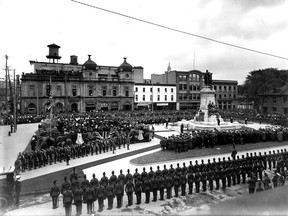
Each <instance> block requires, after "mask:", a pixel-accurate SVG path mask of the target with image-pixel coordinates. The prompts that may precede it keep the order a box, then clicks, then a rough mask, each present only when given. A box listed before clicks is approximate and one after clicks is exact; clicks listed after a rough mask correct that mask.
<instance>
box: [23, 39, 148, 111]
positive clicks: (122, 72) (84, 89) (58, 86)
mask: <svg viewBox="0 0 288 216" xmlns="http://www.w3.org/2000/svg"><path fill="white" fill-rule="evenodd" d="M48 48H49V54H48V55H47V56H46V57H47V58H48V59H49V62H38V61H30V64H31V66H32V68H33V71H32V72H31V73H23V74H22V77H21V113H35V114H44V113H46V112H47V108H48V106H49V98H50V97H52V102H53V108H52V109H53V112H54V113H61V112H89V111H98V110H134V83H135V80H134V76H135V73H139V74H140V75H138V74H137V75H136V77H137V80H140V81H141V74H142V79H143V67H139V66H138V67H133V66H132V65H130V64H129V63H128V62H127V58H124V60H123V62H122V63H121V64H120V65H119V66H103V65H98V64H96V62H94V61H93V60H92V57H91V55H88V59H87V61H86V62H85V63H83V64H79V63H78V59H77V56H75V55H71V56H70V63H58V60H59V59H60V58H61V56H60V55H59V49H60V46H58V45H56V44H51V45H48Z"/></svg>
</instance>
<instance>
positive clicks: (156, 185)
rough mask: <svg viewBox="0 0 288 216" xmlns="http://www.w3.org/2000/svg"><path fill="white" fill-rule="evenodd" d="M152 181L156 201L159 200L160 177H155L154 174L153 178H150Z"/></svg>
mask: <svg viewBox="0 0 288 216" xmlns="http://www.w3.org/2000/svg"><path fill="white" fill-rule="evenodd" d="M150 181H151V190H152V193H153V200H152V201H153V202H156V201H157V190H158V187H159V186H158V184H159V182H158V179H157V178H155V177H154V176H152V178H151V179H150Z"/></svg>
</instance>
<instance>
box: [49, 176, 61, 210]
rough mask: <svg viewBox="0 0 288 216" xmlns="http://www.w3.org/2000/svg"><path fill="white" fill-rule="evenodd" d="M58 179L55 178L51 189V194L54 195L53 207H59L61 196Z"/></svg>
mask: <svg viewBox="0 0 288 216" xmlns="http://www.w3.org/2000/svg"><path fill="white" fill-rule="evenodd" d="M56 182H57V180H54V182H53V186H52V187H51V189H50V196H51V197H52V206H53V207H52V208H53V209H56V208H58V198H59V194H60V188H59V186H58V185H57V184H56Z"/></svg>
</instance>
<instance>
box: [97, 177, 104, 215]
mask: <svg viewBox="0 0 288 216" xmlns="http://www.w3.org/2000/svg"><path fill="white" fill-rule="evenodd" d="M105 192H106V191H105V188H104V186H103V185H102V182H101V181H100V184H99V186H98V187H97V189H96V198H97V199H98V206H99V209H98V212H102V211H103V206H104V204H103V201H104V199H106V193H105Z"/></svg>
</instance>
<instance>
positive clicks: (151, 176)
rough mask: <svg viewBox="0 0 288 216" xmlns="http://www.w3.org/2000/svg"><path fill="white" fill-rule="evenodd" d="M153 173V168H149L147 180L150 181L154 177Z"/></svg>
mask: <svg viewBox="0 0 288 216" xmlns="http://www.w3.org/2000/svg"><path fill="white" fill-rule="evenodd" d="M154 174H155V173H154V171H153V168H152V167H150V172H149V173H148V178H150V179H152V178H153V177H154Z"/></svg>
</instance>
